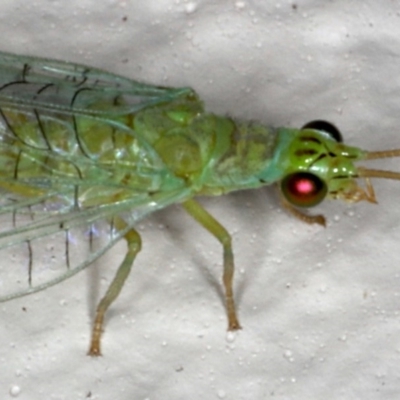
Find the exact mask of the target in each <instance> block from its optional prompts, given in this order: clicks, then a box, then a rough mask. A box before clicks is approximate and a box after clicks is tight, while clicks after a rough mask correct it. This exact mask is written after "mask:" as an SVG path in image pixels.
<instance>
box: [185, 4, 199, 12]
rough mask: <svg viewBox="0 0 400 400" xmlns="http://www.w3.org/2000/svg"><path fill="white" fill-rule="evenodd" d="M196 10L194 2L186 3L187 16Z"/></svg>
mask: <svg viewBox="0 0 400 400" xmlns="http://www.w3.org/2000/svg"><path fill="white" fill-rule="evenodd" d="M196 10H197V4H196V3H194V2H190V3H187V4H186V5H185V11H186V13H187V14H192V13H194V12H195V11H196Z"/></svg>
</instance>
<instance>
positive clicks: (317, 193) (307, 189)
mask: <svg viewBox="0 0 400 400" xmlns="http://www.w3.org/2000/svg"><path fill="white" fill-rule="evenodd" d="M281 189H282V193H283V195H284V196H285V198H286V200H287V201H288V202H289V203H290V204H292V205H294V206H297V207H313V206H316V205H317V204H319V203H321V201H322V200H323V199H324V198H325V196H326V193H327V191H328V188H327V186H326V184H325V182H323V181H322V180H321V179H320V178H318V176H316V175H313V174H310V173H309V172H295V173H294V174H291V175H288V176H287V177H285V178H284V179H283V180H282V182H281Z"/></svg>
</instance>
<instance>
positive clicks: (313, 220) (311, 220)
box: [281, 194, 326, 226]
mask: <svg viewBox="0 0 400 400" xmlns="http://www.w3.org/2000/svg"><path fill="white" fill-rule="evenodd" d="M281 203H282V205H283V207H284V208H285V209H286V210H287V211H289V212H290V214H292V215H293V216H294V217H296V218H298V219H299V220H300V221H303V222H305V223H306V224H310V225H311V224H318V225H321V226H326V221H325V217H324V216H323V215H320V214H318V215H310V214H306V213H304V212H303V211H300V210H298V209H297V208H296V207H293V206H292V205H291V204H290V203H288V201H287V200H286V199H285V198H284V197H283V196H282V194H281Z"/></svg>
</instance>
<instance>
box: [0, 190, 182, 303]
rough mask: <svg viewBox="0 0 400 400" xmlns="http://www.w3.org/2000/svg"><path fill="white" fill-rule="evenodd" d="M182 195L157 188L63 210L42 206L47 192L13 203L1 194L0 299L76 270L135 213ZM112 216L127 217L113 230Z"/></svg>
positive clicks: (121, 233) (136, 215)
mask: <svg viewBox="0 0 400 400" xmlns="http://www.w3.org/2000/svg"><path fill="white" fill-rule="evenodd" d="M51 195H52V194H51V193H49V196H51ZM58 195H59V193H58ZM187 195H188V192H187V191H186V192H185V191H182V190H179V191H176V192H170V193H168V194H165V193H162V194H160V195H159V196H156V197H155V198H154V199H153V200H152V202H149V201H148V199H146V198H144V197H140V196H138V197H137V198H132V199H129V200H126V201H124V202H120V203H118V204H108V205H104V206H102V207H97V208H88V209H84V210H73V209H70V210H69V211H67V209H66V208H64V209H58V210H52V209H51V207H53V208H54V204H52V203H51V202H50V203H49V204H48V205H46V201H48V200H49V196H43V197H42V198H35V199H30V200H28V201H19V202H15V201H14V200H13V199H3V200H2V202H1V204H0V212H1V214H2V215H0V221H1V230H0V254H1V260H0V302H4V301H7V300H11V299H14V298H17V297H22V296H25V295H28V294H31V293H35V292H38V291H40V290H43V289H46V288H48V287H50V286H53V285H55V284H57V283H59V282H62V281H63V280H65V279H68V278H69V277H71V276H73V275H75V274H77V273H78V272H80V271H82V270H83V269H85V268H86V267H88V266H89V265H91V264H92V263H93V262H94V261H95V260H96V259H97V258H99V257H100V256H101V255H103V254H104V253H106V252H107V251H108V250H109V249H110V248H111V247H112V246H113V245H114V244H115V243H116V242H118V241H119V240H120V239H121V238H123V236H124V235H125V234H126V232H127V231H128V230H129V229H131V228H132V226H133V225H134V224H135V223H136V222H137V221H139V220H140V219H141V218H143V217H145V216H146V215H148V214H149V213H152V212H153V211H155V210H157V209H160V208H163V207H166V206H167V205H169V204H172V203H175V202H178V201H180V200H182V199H184V198H185V197H186V196H187ZM50 199H51V197H50ZM51 201H52V200H51ZM49 207H50V209H49ZM116 215H119V216H120V217H122V218H123V219H124V220H125V221H126V222H127V224H128V226H127V228H126V229H124V230H122V231H118V230H116V229H114V227H113V217H114V216H116ZM117 267H118V265H115V268H117Z"/></svg>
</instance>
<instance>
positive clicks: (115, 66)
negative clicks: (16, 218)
mask: <svg viewBox="0 0 400 400" xmlns="http://www.w3.org/2000/svg"><path fill="white" fill-rule="evenodd" d="M216 4H217V5H216ZM0 35H1V37H2V41H1V42H2V44H1V49H2V50H6V51H11V52H15V53H26V54H31V55H40V56H47V57H52V58H59V59H68V60H70V61H75V62H81V63H85V64H89V65H95V66H99V67H102V68H105V69H108V70H110V71H112V72H115V73H120V74H123V75H126V76H128V77H131V78H134V79H141V80H146V81H148V82H154V83H158V84H163V85H171V86H186V85H190V86H192V87H194V88H195V89H196V90H197V91H198V92H199V93H200V95H201V96H202V98H203V99H204V100H205V101H206V104H207V106H208V108H209V109H210V110H213V111H215V112H219V113H222V114H225V113H229V114H230V115H233V116H236V117H240V118H249V119H257V120H260V121H262V122H264V123H266V124H270V125H288V126H293V127H298V126H301V125H303V124H304V123H305V122H308V121H309V120H312V119H315V118H323V119H326V120H330V121H332V122H335V123H336V125H337V126H338V127H340V128H341V130H342V132H343V134H344V137H345V139H346V141H347V142H349V143H351V144H352V145H357V146H360V147H364V148H367V149H383V148H392V147H394V148H396V147H400V133H399V122H400V112H399V111H400V57H399V56H400V6H399V5H398V2H394V1H391V2H389V1H381V2H376V1H372V0H366V1H363V2H361V1H344V0H342V1H329V2H328V1H316V0H308V1H307V0H298V1H297V0H293V1H281V2H278V1H277V2H274V1H236V2H235V1H219V2H215V1H211V0H208V1H206V0H203V1H201V0H197V1H183V0H163V1H160V0H149V1H133V0H131V1H129V0H127V1H116V0H115V1H101V2H100V1H97V2H96V1H93V0H92V1H89V0H86V1H83V0H79V1H78V0H69V1H68V2H65V1H45V0H38V1H36V2H29V3H28V2H26V1H22V0H7V1H6V0H3V1H2V2H1V4H0ZM388 165H389V167H392V168H393V169H397V170H399V168H398V165H399V162H398V161H395V162H391V163H389V162H387V163H386V166H388ZM375 188H376V192H377V196H378V199H379V203H380V205H379V206H373V205H369V204H359V205H356V206H352V207H348V206H346V205H343V204H339V203H326V204H323V205H322V206H321V207H319V209H320V210H323V212H324V213H325V215H326V216H327V218H328V221H329V224H328V227H327V229H325V230H324V229H322V228H320V227H313V226H307V225H304V224H302V223H301V222H300V221H297V220H294V219H293V218H291V217H290V216H287V215H286V214H285V212H281V211H279V204H278V201H277V197H276V195H275V194H274V191H273V190H268V189H267V190H261V191H258V192H248V193H237V194H233V195H230V196H226V197H225V198H224V197H221V198H215V199H210V200H206V201H204V204H205V205H206V207H207V208H208V210H210V211H211V212H212V213H213V214H214V215H215V216H216V217H217V218H218V219H219V220H220V221H221V222H222V223H223V224H224V225H225V226H226V227H227V228H228V229H229V231H230V232H232V234H233V239H234V249H235V254H236V265H237V275H236V279H235V281H236V299H237V303H238V309H239V313H240V317H241V322H242V325H243V327H244V329H243V330H242V331H240V332H238V333H235V334H227V333H226V331H225V329H226V321H225V314H224V308H223V304H222V297H221V288H220V284H219V282H220V273H221V262H222V259H221V251H220V248H219V245H218V243H216V242H215V240H213V238H211V237H209V235H207V233H206V232H204V231H203V230H202V228H200V227H199V226H197V225H196V224H195V223H194V222H193V221H192V220H191V219H190V218H189V217H187V216H186V215H184V212H183V211H182V210H180V209H179V207H177V206H176V207H171V208H170V209H168V210H165V212H161V213H159V214H157V215H156V216H154V217H152V218H150V219H149V220H147V221H144V222H143V223H141V224H140V227H139V228H140V230H141V232H142V233H143V239H144V249H143V252H142V254H141V255H140V256H139V257H138V259H137V262H136V265H135V268H134V270H133V273H132V275H131V277H130V280H129V283H128V284H127V285H126V287H125V288H124V291H123V293H122V295H121V297H120V298H119V300H118V302H117V303H116V304H115V306H113V308H112V312H110V313H109V315H108V317H109V318H108V321H107V325H106V333H105V335H104V341H103V351H104V356H103V357H101V358H98V359H92V358H89V357H87V356H86V354H85V353H86V350H87V346H88V342H89V333H90V321H91V318H92V316H91V315H92V310H93V307H94V304H95V302H96V299H97V298H98V296H99V293H98V292H101V293H102V292H103V291H104V289H105V287H106V285H107V282H108V281H109V279H110V278H111V276H112V274H113V272H114V271H115V268H116V266H117V263H118V261H117V259H118V257H119V255H120V254H121V253H122V252H123V247H119V248H118V249H116V250H115V251H112V252H110V254H108V256H107V257H106V258H103V259H102V260H101V261H99V262H98V263H97V265H96V266H94V267H93V268H92V270H89V271H88V272H83V273H81V274H80V275H78V276H76V277H75V278H73V279H71V280H70V281H67V282H64V283H63V284H60V285H58V286H56V287H54V288H51V289H49V290H47V291H45V292H42V293H39V294H37V295H34V296H30V297H26V298H23V299H19V300H15V301H12V302H9V303H5V304H1V305H0V315H1V324H0V398H1V399H7V398H19V399H29V400H36V399H38V400H44V399H46V400H47V399H52V400H61V399H66V400H67V399H68V400H70V399H85V398H90V399H102V400H103V399H105V400H110V399H118V400H119V399H121V400H122V399H129V400H131V399H135V400H139V399H140V400H145V399H146V400H147V399H148V400H159V399H191V400H197V399H207V400H209V399H235V400H239V399H243V400H248V399H256V400H258V399H270V398H271V399H285V400H287V399H307V400H308V399H322V398H323V399H325V400H328V399H335V400H338V399H339V400H340V399H343V400H348V399H363V400H370V399H385V400H387V399H394V398H397V397H398V394H399V391H400V369H399V365H400V353H399V351H400V343H399V332H400V313H399V308H400V296H399V293H400V291H399V284H400V265H399V260H400V249H399V237H400V227H399V221H400V213H399V211H400V207H399V205H398V204H399V202H398V199H399V195H400V187H399V185H398V184H396V182H392V181H377V182H376V185H375ZM97 271H99V272H98V273H96V272H97ZM0 278H1V277H0ZM97 291H98V292H97ZM93 293H95V294H96V296H97V297H96V296H95V297H94V298H93Z"/></svg>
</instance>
